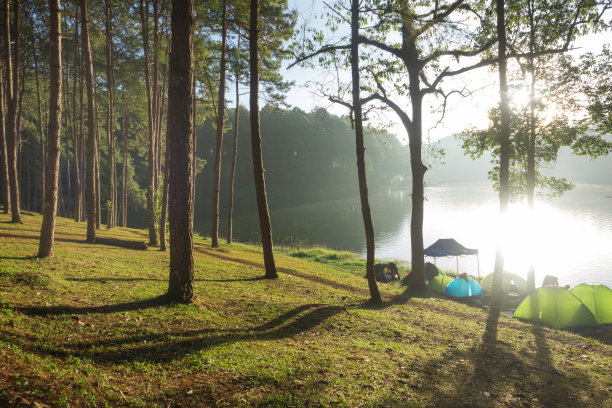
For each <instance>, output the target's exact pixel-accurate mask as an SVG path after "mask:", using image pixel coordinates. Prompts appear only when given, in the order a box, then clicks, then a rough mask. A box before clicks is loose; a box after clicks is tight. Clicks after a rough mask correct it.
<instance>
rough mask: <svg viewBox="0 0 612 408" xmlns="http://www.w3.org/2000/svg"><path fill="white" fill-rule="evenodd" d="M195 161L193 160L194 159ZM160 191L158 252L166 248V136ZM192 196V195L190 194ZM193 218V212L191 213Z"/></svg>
mask: <svg viewBox="0 0 612 408" xmlns="http://www.w3.org/2000/svg"><path fill="white" fill-rule="evenodd" d="M194 159H195V158H194ZM162 188H163V191H162V202H161V206H162V210H161V216H160V219H159V250H160V251H165V250H166V249H167V248H166V223H167V221H168V136H167V135H166V152H165V154H164V184H163V187H162ZM192 195H193V194H192ZM192 217H193V211H192Z"/></svg>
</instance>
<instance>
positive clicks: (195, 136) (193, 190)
mask: <svg viewBox="0 0 612 408" xmlns="http://www.w3.org/2000/svg"><path fill="white" fill-rule="evenodd" d="M191 87H192V91H193V108H192V109H191V116H192V118H191V121H192V122H193V134H192V136H191V139H192V143H193V153H192V156H193V161H192V162H191V177H193V184H192V185H191V196H192V197H193V201H192V206H191V217H192V218H194V219H195V196H196V176H197V174H196V170H197V163H198V161H197V157H198V155H197V147H198V125H197V123H198V122H197V120H196V119H197V118H196V117H197V113H198V104H197V94H196V80H195V69H194V71H193V77H192V78H191ZM166 137H167V136H166Z"/></svg>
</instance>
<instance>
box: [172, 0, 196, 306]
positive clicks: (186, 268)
mask: <svg viewBox="0 0 612 408" xmlns="http://www.w3.org/2000/svg"><path fill="white" fill-rule="evenodd" d="M171 25H172V47H171V51H170V58H169V64H170V70H169V80H168V120H167V127H168V130H167V136H166V137H167V146H168V150H169V156H168V157H169V184H170V185H169V218H170V277H169V282H168V297H169V299H170V300H173V301H177V302H185V303H187V302H191V300H192V298H193V218H192V216H191V205H192V199H193V196H192V183H193V177H192V171H191V165H192V160H193V141H192V132H193V123H192V117H191V109H192V103H193V94H192V92H193V90H192V89H193V88H192V86H191V78H192V75H193V30H194V28H193V26H194V17H193V0H172V17H171Z"/></svg>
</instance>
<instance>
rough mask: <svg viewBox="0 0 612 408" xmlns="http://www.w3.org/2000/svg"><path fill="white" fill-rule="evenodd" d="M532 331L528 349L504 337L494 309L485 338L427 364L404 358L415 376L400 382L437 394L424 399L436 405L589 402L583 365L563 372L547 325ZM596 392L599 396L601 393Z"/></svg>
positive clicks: (395, 396)
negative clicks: (583, 397)
mask: <svg viewBox="0 0 612 408" xmlns="http://www.w3.org/2000/svg"><path fill="white" fill-rule="evenodd" d="M530 334H532V335H533V343H532V345H533V347H529V348H527V349H525V348H522V347H520V346H519V345H517V344H516V343H514V342H506V341H502V340H500V339H499V338H498V316H497V315H492V314H489V317H488V319H487V321H486V324H485V327H484V333H483V336H482V339H481V341H480V342H479V343H476V344H474V345H473V346H471V347H468V348H459V347H457V345H456V344H455V343H451V344H449V345H448V348H447V349H446V351H444V353H443V354H442V356H440V357H437V358H433V359H430V360H428V361H426V362H425V364H422V362H419V361H415V362H413V361H407V362H402V364H405V365H406V366H407V369H406V372H405V373H406V378H407V379H409V380H407V381H402V379H401V378H400V379H399V385H402V384H405V383H408V384H409V385H408V386H407V388H411V389H413V390H418V392H420V393H423V394H425V395H427V394H431V395H432V396H433V398H432V399H431V400H429V401H428V402H427V403H426V404H422V405H423V406H430V407H468V406H469V407H490V406H498V405H505V406H534V405H535V406H544V407H557V406H563V407H581V406H583V405H584V401H582V400H581V399H580V396H579V395H576V394H575V393H574V391H573V390H576V389H580V390H591V389H593V387H592V384H591V382H590V380H589V378H588V377H587V376H586V375H585V374H584V373H582V372H580V371H578V370H576V371H574V372H572V375H571V376H568V375H565V374H562V373H560V372H559V371H557V370H556V369H555V368H554V364H553V356H552V354H551V352H550V349H549V347H548V344H547V342H546V331H545V329H543V328H541V327H537V326H534V327H533V328H532V330H531V333H530V332H529V331H525V332H524V336H526V337H529V336H530ZM519 336H523V335H522V334H521V335H519ZM413 372H418V373H419V376H418V377H417V379H416V380H414V377H411V376H410V374H412V373H413ZM423 391H425V392H423ZM591 397H592V398H593V401H596V398H597V396H596V393H595V392H593V393H592V395H591ZM401 398H402V396H401V395H400V394H390V395H389V396H387V399H386V400H385V401H387V402H388V401H389V400H390V399H391V400H393V399H395V400H396V402H399V401H400V400H401ZM373 406H377V405H376V404H374V405H373Z"/></svg>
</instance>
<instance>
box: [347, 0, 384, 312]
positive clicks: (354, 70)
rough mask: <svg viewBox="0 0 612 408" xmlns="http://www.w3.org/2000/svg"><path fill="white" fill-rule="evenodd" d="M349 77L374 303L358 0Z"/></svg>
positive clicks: (378, 299) (376, 299)
mask: <svg viewBox="0 0 612 408" xmlns="http://www.w3.org/2000/svg"><path fill="white" fill-rule="evenodd" d="M351 74H352V80H353V84H352V87H353V90H352V91H353V112H354V115H355V147H356V152H357V174H358V178H359V198H360V199H361V214H362V216H363V225H364V228H365V235H366V248H367V250H366V278H367V279H368V286H369V288H370V301H371V302H372V303H375V304H378V303H380V302H381V301H382V299H381V297H380V292H379V291H378V285H377V284H376V276H375V274H374V249H375V248H374V226H373V225H372V214H371V213H370V202H369V199H368V184H367V180H366V167H365V146H364V143H363V113H362V110H361V100H360V99H359V98H360V95H359V84H360V80H359V0H352V2H351Z"/></svg>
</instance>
